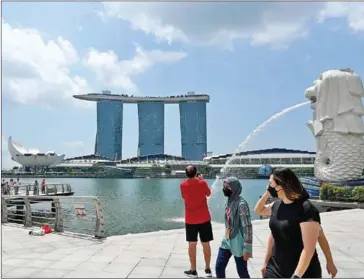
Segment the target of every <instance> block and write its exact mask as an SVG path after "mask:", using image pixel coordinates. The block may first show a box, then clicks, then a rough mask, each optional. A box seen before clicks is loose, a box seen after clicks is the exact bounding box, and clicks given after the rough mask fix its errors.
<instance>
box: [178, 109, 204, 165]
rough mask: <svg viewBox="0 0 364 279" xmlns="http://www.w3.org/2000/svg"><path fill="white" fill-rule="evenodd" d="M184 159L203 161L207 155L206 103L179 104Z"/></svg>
mask: <svg viewBox="0 0 364 279" xmlns="http://www.w3.org/2000/svg"><path fill="white" fill-rule="evenodd" d="M179 112H180V126H181V145H182V157H184V158H185V159H187V160H202V159H203V158H204V157H205V156H206V153H207V127H206V103H205V102H184V103H180V104H179Z"/></svg>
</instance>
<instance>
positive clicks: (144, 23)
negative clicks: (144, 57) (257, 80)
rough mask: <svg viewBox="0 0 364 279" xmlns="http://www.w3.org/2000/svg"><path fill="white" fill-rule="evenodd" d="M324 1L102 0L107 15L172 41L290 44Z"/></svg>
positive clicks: (229, 45)
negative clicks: (168, 0)
mask: <svg viewBox="0 0 364 279" xmlns="http://www.w3.org/2000/svg"><path fill="white" fill-rule="evenodd" d="M323 5H325V4H323V3H297V2H296V3H248V2H244V3H243V2H240V3H239V2H234V3H196V2H195V3H115V2H113V3H112V2H108V3H104V10H103V18H105V17H109V18H119V19H121V20H125V21H128V22H130V23H131V26H132V28H134V29H136V30H142V31H144V32H145V33H147V34H153V35H154V36H155V37H156V38H157V39H158V40H164V41H167V42H168V43H171V42H183V43H194V44H199V45H218V46H221V47H224V48H232V45H233V42H234V40H236V39H247V40H249V41H250V42H251V43H252V44H253V45H269V46H271V47H273V48H286V47H287V46H288V45H289V44H290V43H291V42H292V41H294V40H296V39H298V38H302V37H304V36H305V35H306V34H307V25H308V22H309V21H310V20H312V19H313V18H315V16H316V14H317V10H318V9H320V8H322V7H323Z"/></svg>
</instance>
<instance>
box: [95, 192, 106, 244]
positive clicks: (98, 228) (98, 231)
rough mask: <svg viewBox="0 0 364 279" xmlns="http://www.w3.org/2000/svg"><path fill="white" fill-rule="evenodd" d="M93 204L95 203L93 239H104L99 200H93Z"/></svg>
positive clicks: (102, 218)
mask: <svg viewBox="0 0 364 279" xmlns="http://www.w3.org/2000/svg"><path fill="white" fill-rule="evenodd" d="M94 203H95V207H96V227H95V237H97V238H103V237H105V222H104V213H103V212H102V207H101V203H100V200H99V199H95V200H94Z"/></svg>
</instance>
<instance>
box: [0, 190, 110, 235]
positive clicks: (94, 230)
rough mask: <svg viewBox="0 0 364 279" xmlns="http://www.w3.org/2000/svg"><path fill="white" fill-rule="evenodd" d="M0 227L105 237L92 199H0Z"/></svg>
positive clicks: (98, 208)
mask: <svg viewBox="0 0 364 279" xmlns="http://www.w3.org/2000/svg"><path fill="white" fill-rule="evenodd" d="M1 223H2V224H5V223H16V224H21V225H24V227H29V228H31V227H34V226H36V227H41V226H43V225H45V224H48V225H49V226H50V227H51V228H52V229H53V230H54V231H55V232H59V233H63V232H67V233H72V234H78V235H84V236H86V235H88V236H94V237H96V238H103V237H104V236H105V224H104V215H103V211H102V207H101V203H100V200H99V199H98V198H97V197H93V196H77V197H75V196H72V197H58V196H2V197H1Z"/></svg>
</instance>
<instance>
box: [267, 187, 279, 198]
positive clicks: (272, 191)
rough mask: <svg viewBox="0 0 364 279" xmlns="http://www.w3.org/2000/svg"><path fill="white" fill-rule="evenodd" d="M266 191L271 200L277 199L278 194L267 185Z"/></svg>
mask: <svg viewBox="0 0 364 279" xmlns="http://www.w3.org/2000/svg"><path fill="white" fill-rule="evenodd" d="M267 191H268V192H269V194H270V195H271V196H272V198H278V193H277V191H276V190H275V189H274V188H273V187H272V186H270V185H268V188H267Z"/></svg>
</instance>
